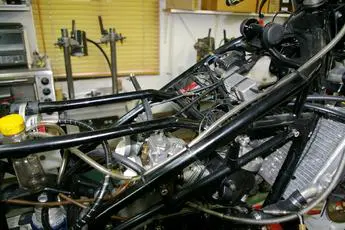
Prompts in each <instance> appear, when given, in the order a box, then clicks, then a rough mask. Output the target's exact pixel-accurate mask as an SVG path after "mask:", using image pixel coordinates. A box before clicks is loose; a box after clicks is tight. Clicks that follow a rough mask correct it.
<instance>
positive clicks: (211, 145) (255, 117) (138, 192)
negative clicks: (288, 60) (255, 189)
mask: <svg viewBox="0 0 345 230" xmlns="http://www.w3.org/2000/svg"><path fill="white" fill-rule="evenodd" d="M245 49H246V43H245V39H244V38H243V37H240V38H237V39H234V40H232V41H230V42H228V43H226V44H224V45H223V46H222V47H220V48H219V49H217V50H216V51H215V54H222V53H225V52H227V51H230V50H245ZM209 57H210V56H208V57H205V58H204V59H203V60H201V61H200V62H198V63H197V64H196V65H194V66H192V67H191V68H190V69H188V70H187V71H185V72H184V73H182V74H181V75H180V76H179V77H177V78H176V79H175V80H173V81H171V82H170V83H168V84H167V85H166V86H164V87H163V88H162V89H161V90H142V91H137V92H129V93H121V94H117V95H108V96H102V97H96V98H90V99H76V100H71V101H63V102H44V103H38V104H37V106H36V108H35V104H34V103H33V104H28V105H33V107H32V108H29V109H28V110H29V112H40V113H50V112H59V111H65V110H69V109H78V108H84V107H89V106H97V105H105V104H111V103H118V102H124V101H128V100H136V99H140V100H143V99H145V100H152V101H155V100H165V99H171V98H172V97H174V96H176V95H178V94H177V93H176V91H175V89H176V87H175V86H176V85H178V84H179V83H180V81H181V80H183V79H184V78H185V77H186V76H188V75H190V74H191V73H193V72H194V71H195V70H197V69H198V68H200V67H201V66H202V65H203V63H204V62H205V60H207V59H208V58H209ZM296 67H297V66H296ZM312 75H313V74H306V73H303V74H301V73H299V72H297V71H295V72H292V73H290V74H289V75H287V76H285V77H284V78H282V79H281V80H280V81H279V82H278V83H277V84H276V85H274V86H272V88H270V89H269V90H268V91H267V93H266V94H265V95H264V96H263V97H259V98H257V99H256V101H254V102H253V103H252V104H251V105H250V106H248V107H247V108H244V109H243V110H242V111H240V112H239V113H238V114H237V115H236V116H234V117H233V118H232V119H231V120H229V121H228V122H227V123H225V124H223V126H220V127H219V128H217V129H216V130H214V132H213V133H211V134H209V135H208V136H206V137H205V138H203V139H201V140H200V141H199V142H197V143H196V144H194V145H192V146H187V147H186V148H185V149H184V150H183V151H182V152H180V153H179V155H178V156H176V157H174V158H173V159H170V160H168V161H167V162H164V163H163V164H161V165H159V166H158V167H157V168H155V169H153V170H150V171H148V172H146V173H144V174H143V175H142V177H141V180H139V181H137V182H136V183H135V184H134V185H133V186H132V187H129V188H128V189H126V190H125V191H124V192H123V193H121V194H119V196H118V197H117V198H116V199H115V200H109V201H106V202H105V203H104V204H102V205H101V206H100V207H99V208H98V210H97V212H96V222H100V221H102V220H103V219H105V220H108V219H109V217H110V215H111V214H112V213H116V212H118V211H120V210H121V209H123V208H125V207H126V206H127V204H129V203H131V202H133V201H135V200H136V199H138V198H141V197H142V196H143V195H145V194H146V193H147V192H149V191H150V190H151V189H153V188H157V187H159V186H160V185H162V184H164V182H165V180H166V179H169V178H170V177H171V176H174V175H175V174H176V173H178V172H180V171H181V170H183V168H185V167H186V166H188V165H189V164H191V163H193V162H194V161H195V160H197V159H200V160H202V159H204V158H206V157H208V156H210V155H212V154H214V153H215V149H217V148H218V147H221V146H224V145H226V144H228V143H229V142H230V141H233V140H234V138H235V137H236V136H238V135H240V134H242V133H243V132H244V131H247V130H255V129H260V127H263V126H264V127H265V128H268V129H269V128H272V127H288V129H287V130H285V131H283V132H278V133H277V134H276V136H274V137H272V138H271V139H269V140H268V141H266V142H265V143H264V144H262V145H260V146H259V147H258V148H255V149H253V150H252V151H250V152H249V153H247V154H246V155H244V156H242V157H240V158H238V159H235V161H234V162H235V165H231V166H232V167H224V168H222V169H220V170H219V171H216V172H214V173H213V174H210V175H208V176H206V177H204V178H201V179H200V180H199V181H197V182H196V183H194V184H191V185H189V186H188V187H186V188H184V189H183V190H182V191H180V192H178V193H177V194H175V195H173V196H172V197H169V198H168V199H165V200H163V203H162V202H161V201H160V202H159V203H157V204H153V205H152V206H151V207H150V208H148V209H147V210H144V212H142V213H139V214H138V215H136V216H134V217H132V218H131V219H129V220H127V221H125V222H124V223H123V224H121V225H119V226H117V228H116V229H118V230H120V229H121V230H122V229H131V228H133V227H134V226H136V225H138V224H139V223H142V222H143V221H145V220H147V219H149V218H151V217H152V216H153V215H155V214H157V213H158V212H159V211H162V210H163V209H164V208H167V207H174V208H176V206H177V207H178V206H179V205H180V204H183V203H184V202H185V199H187V198H189V197H191V196H192V195H194V194H196V193H198V191H201V190H202V188H205V187H206V186H208V185H209V184H211V183H214V182H215V181H217V180H219V179H220V178H222V177H224V176H226V175H229V174H231V173H233V172H235V171H236V170H238V169H239V168H241V166H243V165H245V164H247V163H248V162H250V161H251V160H253V159H255V158H256V157H258V156H266V155H268V154H270V153H272V152H274V151H275V150H276V149H277V148H279V147H281V146H282V145H284V144H286V143H287V142H288V141H291V140H292V141H293V143H294V144H293V145H292V146H293V148H291V149H290V151H289V155H291V156H292V157H291V159H290V160H287V161H285V163H284V164H285V165H286V166H283V169H285V168H286V167H287V166H292V167H291V169H292V171H290V174H289V175H285V174H284V175H278V177H284V178H283V181H284V183H285V182H286V181H288V180H289V179H290V178H289V176H292V173H291V172H293V170H294V169H295V166H296V163H297V162H298V159H299V157H300V154H301V151H302V150H303V146H305V143H306V141H307V138H306V137H307V136H308V135H306V133H308V130H298V129H299V126H296V125H295V124H296V123H298V122H300V121H301V120H303V121H304V120H308V121H314V116H313V115H311V116H310V114H304V113H302V112H301V111H302V108H304V109H314V110H319V111H322V108H320V107H318V106H317V105H314V104H305V103H304V102H305V101H308V97H307V92H306V91H307V87H306V85H308V84H309V83H310V80H311V79H312ZM296 96H299V97H298V99H297V100H296V103H294V104H292V106H295V110H294V112H295V113H296V115H297V116H286V117H284V118H281V119H280V118H277V116H276V117H275V118H277V119H271V120H269V119H268V120H265V119H263V120H259V119H261V118H264V116H265V115H266V114H267V113H268V112H269V111H271V110H272V109H274V108H277V107H278V106H280V105H282V104H283V103H285V102H287V101H289V100H292V99H293V98H294V97H296ZM314 99H315V98H314ZM310 100H313V99H310ZM315 100H323V98H316V99H315ZM325 100H326V99H325ZM339 100H340V99H339ZM335 101H338V99H335ZM182 104H183V103H182ZM286 104H287V103H285V104H284V105H286ZM188 109H189V108H188V107H187V109H186V110H188ZM143 111H144V107H143V105H138V106H136V107H135V108H134V109H132V110H131V111H130V112H128V113H127V114H125V115H124V116H123V117H121V118H120V119H119V121H118V122H117V123H115V125H114V126H115V127H112V128H109V129H104V130H97V131H92V132H83V133H79V134H71V135H66V136H59V137H52V138H46V139H42V140H37V141H36V140H35V141H23V142H21V143H18V144H12V145H2V146H0V159H1V158H8V157H23V156H26V155H29V154H32V153H36V152H43V151H49V150H54V149H62V148H69V147H73V146H78V145H81V144H84V143H91V142H100V141H103V140H108V139H112V138H117V137H121V136H125V135H132V134H138V133H143V132H147V131H153V130H160V129H167V128H190V129H198V128H199V125H200V124H199V122H195V121H191V120H187V119H181V118H176V117H172V118H164V119H157V120H152V121H147V122H140V123H134V124H129V123H130V122H132V121H133V120H134V118H135V117H136V116H137V115H138V114H139V113H141V112H143ZM183 112H184V111H183ZM336 115H339V117H340V115H344V114H342V113H340V112H339V114H336ZM266 118H267V117H266ZM307 128H309V127H307ZM293 129H296V130H293ZM281 130H282V129H280V131H281ZM296 131H298V132H301V133H302V135H301V137H296V136H295V135H294V133H296ZM281 171H282V170H281ZM284 185H285V184H284ZM284 185H281V184H277V185H274V187H276V188H277V189H275V190H277V191H273V192H272V194H271V195H270V197H269V202H273V201H274V200H276V199H277V197H278V198H279V197H280V196H281V194H282V192H284V189H285V188H284Z"/></svg>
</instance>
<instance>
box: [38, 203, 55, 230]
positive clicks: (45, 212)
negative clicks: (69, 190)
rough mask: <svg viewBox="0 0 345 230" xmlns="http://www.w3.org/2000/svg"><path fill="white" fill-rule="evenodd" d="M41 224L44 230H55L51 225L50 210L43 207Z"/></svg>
mask: <svg viewBox="0 0 345 230" xmlns="http://www.w3.org/2000/svg"><path fill="white" fill-rule="evenodd" d="M41 222H42V226H43V229H44V230H53V228H52V227H51V226H50V223H49V208H48V207H43V208H42V210H41Z"/></svg>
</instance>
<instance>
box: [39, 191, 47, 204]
mask: <svg viewBox="0 0 345 230" xmlns="http://www.w3.org/2000/svg"><path fill="white" fill-rule="evenodd" d="M37 200H38V201H39V202H41V203H45V202H47V201H48V194H47V193H45V192H43V193H41V194H40V195H39V196H38V197H37Z"/></svg>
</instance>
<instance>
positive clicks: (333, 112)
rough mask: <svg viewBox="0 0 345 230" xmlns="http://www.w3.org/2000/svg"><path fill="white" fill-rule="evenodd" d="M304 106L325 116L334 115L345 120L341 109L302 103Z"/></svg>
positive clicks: (344, 114)
mask: <svg viewBox="0 0 345 230" xmlns="http://www.w3.org/2000/svg"><path fill="white" fill-rule="evenodd" d="M304 108H306V109H310V110H313V111H315V112H319V113H322V114H324V115H326V116H334V117H336V118H339V119H341V120H343V121H344V120H345V113H344V112H341V111H338V110H335V109H331V108H327V107H325V106H322V105H317V104H310V103H306V104H304Z"/></svg>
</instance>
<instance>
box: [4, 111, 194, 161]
mask: <svg viewBox="0 0 345 230" xmlns="http://www.w3.org/2000/svg"><path fill="white" fill-rule="evenodd" d="M169 128H189V129H198V128H199V123H197V122H194V121H190V120H187V119H183V118H174V117H172V118H162V119H157V120H153V121H146V122H140V123H136V124H128V125H122V126H119V127H115V128H109V129H103V130H96V131H88V132H82V133H78V134H68V135H64V136H57V137H50V138H45V139H40V140H35V141H32V140H27V141H23V142H21V143H18V144H7V145H1V146H0V159H3V158H11V157H16V158H18V157H24V156H27V155H29V154H31V153H38V152H44V151H50V150H56V149H61V148H70V147H73V146H78V145H81V144H84V143H91V142H99V141H103V140H108V139H112V138H117V137H122V136H126V135H133V134H138V133H143V132H146V131H152V130H158V129H169Z"/></svg>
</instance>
